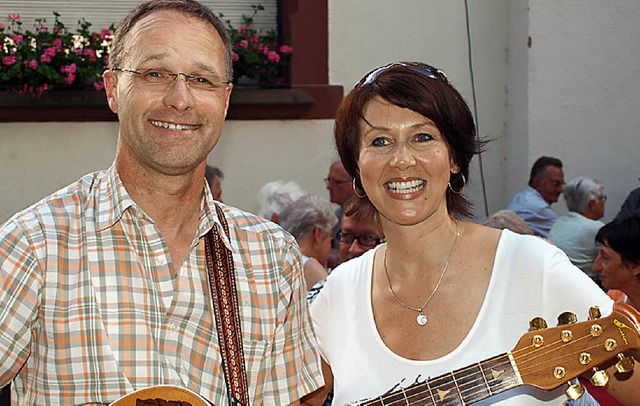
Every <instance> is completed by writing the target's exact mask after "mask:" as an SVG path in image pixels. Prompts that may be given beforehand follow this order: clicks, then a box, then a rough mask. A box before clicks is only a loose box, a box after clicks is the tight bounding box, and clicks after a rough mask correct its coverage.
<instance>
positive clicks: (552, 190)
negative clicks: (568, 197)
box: [507, 156, 564, 238]
mask: <svg viewBox="0 0 640 406" xmlns="http://www.w3.org/2000/svg"><path fill="white" fill-rule="evenodd" d="M563 187H564V172H563V171H562V161H561V160H559V159H558V158H553V157H547V156H542V157H540V158H538V159H537V160H536V161H535V162H534V164H533V166H532V167H531V175H530V176H529V186H527V188H526V189H525V190H523V191H522V192H519V193H517V194H516V195H515V196H513V199H511V202H510V203H509V205H508V206H507V210H511V211H514V212H516V213H517V214H518V215H519V216H520V217H521V218H522V219H523V220H524V222H525V223H527V226H528V227H529V228H530V229H531V231H533V232H534V233H535V234H537V235H539V236H541V237H544V238H547V236H548V235H549V231H550V230H551V227H552V226H553V223H554V222H555V221H556V219H557V218H558V217H557V215H556V213H555V212H554V211H553V209H552V208H551V204H552V203H555V202H557V201H558V198H559V197H560V195H561V194H562V189H563Z"/></svg>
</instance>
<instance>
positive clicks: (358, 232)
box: [338, 212, 384, 263]
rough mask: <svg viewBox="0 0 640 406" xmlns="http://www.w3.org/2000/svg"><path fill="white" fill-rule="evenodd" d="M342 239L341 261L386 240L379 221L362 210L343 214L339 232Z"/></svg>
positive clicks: (354, 256) (356, 255) (339, 237)
mask: <svg viewBox="0 0 640 406" xmlns="http://www.w3.org/2000/svg"><path fill="white" fill-rule="evenodd" d="M338 239H339V240H340V263H342V262H345V261H348V260H350V259H351V258H356V257H359V256H360V255H362V254H364V253H365V252H367V251H369V250H370V249H372V248H375V247H376V246H377V245H378V244H381V243H383V242H384V234H383V233H382V227H381V226H380V222H379V221H374V220H372V219H369V218H366V217H364V216H363V215H362V213H361V212H356V213H354V214H352V215H351V216H347V215H346V214H344V215H343V216H342V226H341V227H340V231H339V232H338Z"/></svg>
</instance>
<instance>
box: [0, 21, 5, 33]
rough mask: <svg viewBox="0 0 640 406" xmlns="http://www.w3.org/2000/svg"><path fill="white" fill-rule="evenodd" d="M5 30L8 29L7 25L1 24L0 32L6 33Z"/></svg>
mask: <svg viewBox="0 0 640 406" xmlns="http://www.w3.org/2000/svg"><path fill="white" fill-rule="evenodd" d="M5 28H6V25H4V24H2V23H0V31H4V29H5Z"/></svg>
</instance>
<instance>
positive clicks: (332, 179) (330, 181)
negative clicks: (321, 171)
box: [324, 178, 351, 186]
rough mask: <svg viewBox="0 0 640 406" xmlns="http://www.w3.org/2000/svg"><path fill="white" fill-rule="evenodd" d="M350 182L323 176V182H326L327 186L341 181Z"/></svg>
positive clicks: (340, 183) (336, 184)
mask: <svg viewBox="0 0 640 406" xmlns="http://www.w3.org/2000/svg"><path fill="white" fill-rule="evenodd" d="M349 182H351V181H350V180H338V179H334V178H324V183H326V184H327V186H329V185H335V186H338V185H342V184H343V183H349Z"/></svg>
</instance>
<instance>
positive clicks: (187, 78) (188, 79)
mask: <svg viewBox="0 0 640 406" xmlns="http://www.w3.org/2000/svg"><path fill="white" fill-rule="evenodd" d="M138 69H140V68H138ZM110 70H111V71H112V72H127V73H134V74H136V75H140V77H141V78H142V79H143V80H145V81H146V83H148V84H150V85H154V84H160V83H154V82H150V81H148V80H147V79H146V76H145V74H146V73H149V72H153V71H155V72H159V73H161V74H162V73H166V74H167V75H169V76H171V77H172V78H173V79H171V81H170V82H167V84H166V85H167V86H166V88H165V89H164V90H167V89H169V88H170V87H171V86H173V85H174V84H175V83H176V81H177V80H178V77H179V76H180V75H182V76H184V80H185V82H186V83H187V85H188V86H189V88H190V89H195V90H205V91H207V92H213V91H216V90H218V89H221V88H223V86H218V85H229V84H230V83H232V82H231V81H230V80H223V81H220V82H215V81H214V82H212V81H210V80H209V82H210V83H211V85H212V86H211V88H209V89H207V88H202V87H195V88H194V87H192V85H191V81H193V80H195V79H198V78H203V77H204V76H201V75H194V74H189V73H184V72H171V71H170V70H167V69H158V68H145V69H143V70H142V71H140V70H136V69H130V68H120V67H114V68H111V69H110ZM194 83H197V82H194Z"/></svg>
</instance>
